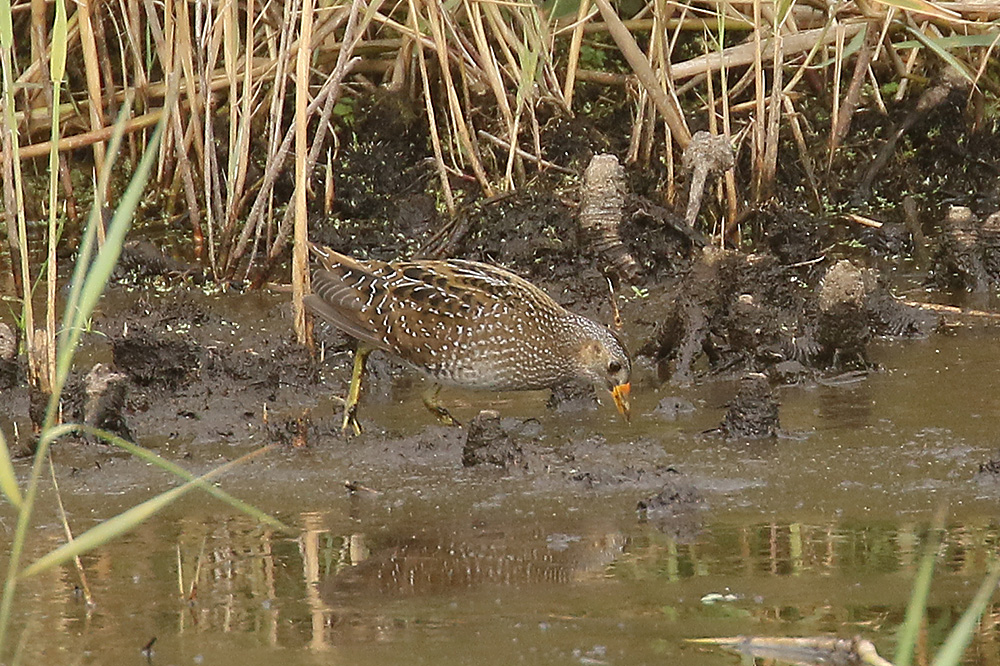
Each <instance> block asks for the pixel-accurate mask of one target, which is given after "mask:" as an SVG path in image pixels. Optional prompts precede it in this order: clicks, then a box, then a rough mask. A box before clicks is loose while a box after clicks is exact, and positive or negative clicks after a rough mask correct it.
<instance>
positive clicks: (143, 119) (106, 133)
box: [19, 110, 163, 160]
mask: <svg viewBox="0 0 1000 666" xmlns="http://www.w3.org/2000/svg"><path fill="white" fill-rule="evenodd" d="M162 115H163V111H162V110H160V111H153V112H151V113H147V114H144V115H141V116H138V117H136V118H133V119H132V120H130V121H128V122H127V123H125V132H126V133H135V132H138V131H141V130H144V129H147V128H149V127H152V126H153V125H156V123H158V122H159V120H160V117H161V116H162ZM113 133H114V129H113V128H112V127H104V128H102V129H99V130H97V131H96V132H86V133H84V134H74V135H73V136H67V137H63V138H61V139H59V141H58V145H57V146H56V149H57V150H58V151H60V152H66V151H70V150H78V149H80V148H86V147H87V146H92V145H94V144H95V143H99V142H102V141H107V140H108V139H110V138H111V135H112V134H113ZM50 150H52V142H51V141H43V142H40V143H33V144H31V145H30V146H25V147H24V148H22V149H21V150H20V151H19V156H20V158H21V159H22V160H25V159H29V158H34V157H41V156H42V155H46V154H48V152H49V151H50Z"/></svg>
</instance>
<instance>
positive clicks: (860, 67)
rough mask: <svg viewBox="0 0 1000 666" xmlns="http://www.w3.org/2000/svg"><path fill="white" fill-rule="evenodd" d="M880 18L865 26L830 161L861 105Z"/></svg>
mask: <svg viewBox="0 0 1000 666" xmlns="http://www.w3.org/2000/svg"><path fill="white" fill-rule="evenodd" d="M879 20H880V19H879V18H872V19H869V20H868V22H867V23H866V24H865V31H866V32H865V37H864V40H863V41H862V44H861V49H860V50H859V51H858V53H857V55H856V56H855V59H854V72H853V73H852V75H851V83H850V85H849V86H848V88H847V94H846V95H845V96H844V100H843V102H842V103H841V104H840V108H839V111H838V113H837V115H836V124H835V125H834V127H833V134H832V135H831V136H830V159H831V160H832V159H833V153H835V152H836V151H837V149H838V148H839V147H840V144H841V143H842V142H843V140H844V137H846V136H847V132H848V131H849V130H850V129H851V119H852V118H853V117H854V112H855V111H856V110H857V108H858V105H859V104H860V103H861V86H862V84H863V83H864V81H865V75H866V73H867V72H868V67H869V65H870V64H871V61H872V55H873V54H874V52H875V47H876V46H877V45H878V41H879V38H880V36H881V31H880V30H879V29H878V27H877V21H879Z"/></svg>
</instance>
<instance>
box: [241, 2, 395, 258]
mask: <svg viewBox="0 0 1000 666" xmlns="http://www.w3.org/2000/svg"><path fill="white" fill-rule="evenodd" d="M361 4H362V0H353V2H352V3H351V6H350V13H349V14H348V15H347V17H346V18H347V27H346V29H345V32H344V44H345V45H346V46H345V47H344V48H342V49H341V50H340V53H339V54H338V55H337V64H336V66H335V67H334V68H333V71H332V72H330V75H329V76H328V77H327V79H326V81H325V82H324V84H323V87H322V88H321V89H320V92H319V94H317V95H316V97H315V98H314V99H313V101H312V102H311V103H310V104H309V108H308V109H307V114H308V116H309V117H310V118H312V117H313V116H314V115H315V113H316V112H317V111H318V110H319V109H320V107H321V106H322V112H321V113H320V117H319V119H318V121H317V123H316V132H315V134H314V135H313V137H312V145H311V147H310V149H309V154H308V156H307V160H306V172H307V173H312V171H313V169H314V168H315V166H316V163H317V161H318V160H319V156H320V154H321V152H322V149H323V145H324V138H325V136H326V130H327V128H328V127H329V125H330V118H331V117H332V116H333V109H334V106H335V105H336V102H337V100H338V99H339V96H340V88H341V84H342V83H343V80H344V78H345V77H346V76H347V75H348V74H349V73H350V72H352V71H353V69H354V67H355V66H356V65H357V63H358V62H359V61H360V59H359V58H356V57H354V56H353V53H354V49H355V48H357V45H358V44H359V43H360V40H361V38H362V36H363V35H364V33H365V31H366V30H367V29H368V26H369V24H370V22H371V20H372V17H373V15H374V13H375V12H376V11H377V10H378V8H379V7H381V5H382V0H373V1H372V2H371V4H370V7H369V11H366V12H365V13H364V15H363V16H362V17H361V19H360V23H359V16H360V10H361ZM342 18H343V17H342ZM292 129H294V128H289V132H288V134H287V135H286V141H288V143H287V144H286V143H285V142H283V143H282V150H281V153H280V154H281V156H282V157H283V156H284V154H285V153H286V152H287V146H288V145H290V141H291V137H292V135H293V134H292ZM280 159H281V158H279V163H278V166H279V167H280ZM272 185H273V182H272ZM255 204H256V202H255ZM293 210H294V209H293V208H292V207H289V208H286V209H285V216H284V218H282V220H281V223H280V224H279V226H278V231H277V234H276V235H275V238H274V240H273V241H272V243H271V246H270V249H269V251H268V254H267V262H266V266H265V268H264V271H263V272H262V276H266V275H267V273H268V272H269V271H270V269H271V266H273V264H274V261H275V260H276V259H277V258H278V255H279V254H280V253H281V251H282V250H283V249H284V247H285V243H286V242H287V241H288V233H289V230H290V229H291V228H292V226H293V225H291V224H289V220H290V219H291V217H292V212H293ZM251 213H252V211H251ZM232 265H233V266H235V263H232ZM250 269H251V266H250V265H248V266H247V274H248V275H249V272H250Z"/></svg>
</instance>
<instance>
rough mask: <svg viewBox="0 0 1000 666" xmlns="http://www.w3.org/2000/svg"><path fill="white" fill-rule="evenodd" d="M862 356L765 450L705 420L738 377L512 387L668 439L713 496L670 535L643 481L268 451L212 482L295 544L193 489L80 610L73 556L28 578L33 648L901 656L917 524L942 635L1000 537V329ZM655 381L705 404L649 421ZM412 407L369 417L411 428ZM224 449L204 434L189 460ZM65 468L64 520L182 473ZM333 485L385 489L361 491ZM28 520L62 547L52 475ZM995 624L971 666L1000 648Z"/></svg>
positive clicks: (499, 660)
mask: <svg viewBox="0 0 1000 666" xmlns="http://www.w3.org/2000/svg"><path fill="white" fill-rule="evenodd" d="M874 356H875V358H876V360H877V361H878V362H879V363H880V364H881V365H882V366H883V367H884V368H885V371H884V372H881V373H876V374H873V375H871V376H869V377H868V378H866V379H864V380H863V381H859V382H855V383H848V384H844V385H835V386H815V387H811V388H801V387H793V388H785V389H781V390H780V393H779V395H780V400H781V403H782V407H781V421H782V427H783V429H784V430H785V431H786V435H785V436H784V437H781V438H779V439H776V440H773V441H767V442H755V443H732V442H724V441H721V440H719V439H716V438H712V437H706V436H703V435H701V434H700V433H701V432H702V431H704V430H707V429H709V428H712V427H714V426H715V425H717V424H718V422H719V420H720V418H721V416H722V412H723V409H724V405H725V403H726V401H727V400H729V399H730V397H731V396H732V391H733V387H732V385H729V384H727V383H714V384H710V385H705V386H696V387H694V388H692V389H687V390H684V391H679V390H674V389H673V388H671V387H664V388H663V389H661V390H660V391H659V392H651V391H647V392H645V393H642V392H638V395H636V396H635V405H634V406H635V410H636V412H637V413H638V414H639V416H638V417H637V418H636V419H635V423H634V424H633V425H632V426H631V427H626V426H625V425H623V424H621V423H619V422H617V421H614V420H612V417H611V416H609V414H608V412H607V410H602V411H600V412H596V413H592V414H588V415H587V417H586V418H587V419H588V420H590V421H592V422H588V423H586V424H583V425H582V426H581V424H580V423H579V416H566V415H556V414H546V413H545V410H544V408H543V407H542V403H543V402H544V399H543V398H540V397H539V396H537V395H527V396H517V397H514V398H511V397H510V396H504V401H505V402H503V403H502V404H500V405H499V409H500V410H501V411H504V412H507V413H522V412H524V413H527V414H529V415H537V416H539V417H540V418H541V419H543V420H546V425H545V427H546V428H548V429H549V430H550V431H553V432H560V430H561V429H563V428H565V431H566V432H567V433H572V432H579V431H582V430H590V431H594V432H601V433H603V434H604V435H605V436H606V438H607V444H606V446H607V447H611V448H609V449H608V450H610V451H612V452H614V448H613V447H623V448H622V450H626V451H631V449H629V448H624V447H627V446H628V444H627V443H628V442H634V441H647V442H651V443H652V445H653V446H655V447H658V448H660V449H662V450H665V451H667V452H668V454H669V455H668V458H669V460H670V464H671V465H672V466H673V467H674V468H675V469H677V470H678V471H679V472H681V473H682V474H683V475H684V478H685V479H687V480H688V481H690V482H691V483H692V484H693V485H694V486H695V487H697V488H698V489H699V492H700V493H701V495H702V497H703V500H704V508H703V509H701V510H692V511H689V512H686V513H684V514H683V515H682V516H680V517H679V518H678V519H677V520H674V521H671V522H669V523H668V524H666V525H663V524H655V523H654V522H652V521H651V522H644V521H641V520H640V519H639V518H638V517H637V514H636V511H635V508H636V503H637V501H638V500H640V499H642V498H645V497H648V496H650V495H652V494H655V491H652V492H650V491H649V490H642V489H638V490H637V489H636V488H635V487H625V486H622V487H620V488H614V487H599V488H586V487H583V486H565V485H547V484H545V483H541V482H539V478H538V475H537V474H535V475H519V474H508V475H505V474H503V473H501V472H498V471H493V470H488V469H479V468H476V469H470V470H466V469H463V468H462V467H461V463H460V462H459V461H457V460H455V459H454V458H449V459H447V460H442V461H441V464H440V465H434V464H421V465H417V464H412V463H410V462H406V463H402V464H400V465H398V466H388V467H386V466H380V467H373V466H366V464H365V462H364V460H363V459H359V458H357V457H356V456H355V457H352V456H351V455H350V454H349V452H348V451H345V450H344V447H349V446H350V444H349V443H348V444H345V443H343V442H342V441H340V440H331V441H320V442H315V443H314V445H313V447H312V448H310V449H305V450H291V449H285V450H278V451H276V452H273V453H271V454H268V456H267V457H266V458H263V459H261V460H257V461H254V462H252V463H249V464H248V465H246V466H244V467H243V468H240V469H238V470H236V471H235V472H234V473H231V474H229V475H227V476H226V477H224V479H223V485H224V487H225V488H226V489H227V490H228V491H230V492H231V493H233V494H235V495H237V496H239V497H241V498H243V499H246V500H248V501H250V502H252V503H254V504H256V505H257V506H258V507H259V508H261V509H263V510H265V511H267V512H270V513H272V514H274V515H276V516H278V517H279V518H281V519H282V520H284V521H285V522H286V523H288V524H290V525H292V526H293V527H294V528H295V530H296V532H295V533H294V534H291V535H285V534H281V533H277V532H274V531H272V530H270V529H266V528H263V527H261V526H260V525H259V524H257V523H256V522H254V521H252V520H250V519H248V518H246V517H244V516H242V515H238V514H235V513H234V512H233V511H232V510H230V509H229V508H228V507H225V506H223V505H221V504H218V503H216V502H215V500H210V499H205V498H204V497H202V496H198V495H189V496H187V497H186V498H185V499H183V500H182V501H180V502H179V503H178V504H176V505H174V506H173V507H171V508H170V509H169V510H168V512H166V513H164V514H162V515H159V516H157V517H155V518H153V519H152V520H150V521H149V522H148V523H146V524H145V525H143V526H142V527H141V528H140V529H138V530H137V531H136V532H134V533H132V534H130V535H128V536H127V537H125V538H122V539H120V540H118V541H116V542H114V543H112V544H110V545H108V546H107V547H105V548H102V549H100V550H99V551H97V552H94V553H92V554H90V555H88V556H86V557H85V558H84V560H83V565H84V570H85V573H86V576H87V582H88V584H89V588H90V591H91V593H92V595H93V598H94V604H93V605H92V606H88V604H87V603H86V602H85V600H84V598H83V595H82V594H81V593H80V591H79V587H80V584H81V583H80V577H79V574H78V573H77V571H76V570H75V569H74V568H72V567H63V568H61V569H59V570H56V571H52V572H49V573H46V574H44V575H41V576H39V577H37V578H34V579H29V580H26V581H24V582H23V583H22V586H21V588H20V591H19V592H20V594H19V599H18V604H17V608H16V616H17V619H16V627H15V636H17V637H18V638H19V639H20V640H21V641H22V648H21V649H22V663H26V664H30V663H42V662H41V661H40V660H42V659H44V660H45V662H44V663H47V664H119V663H153V664H216V663H217V664H234V663H239V664H244V665H246V666H249V665H251V664H274V663H275V662H276V661H278V660H280V661H281V663H283V664H285V665H286V666H292V665H296V664H315V663H331V662H334V661H346V662H350V663H353V664H392V663H435V664H441V663H449V664H450V663H456V664H511V663H527V664H558V663H566V664H644V663H683V664H733V663H736V662H737V660H738V658H737V657H734V656H732V655H730V654H727V653H725V652H723V651H721V650H718V649H713V648H705V647H700V646H695V645H692V644H689V643H686V642H685V641H684V639H686V638H695V637H705V636H717V637H718V636H733V635H738V634H754V635H773V636H789V635H794V636H801V635H818V634H823V635H828V634H829V635H837V636H843V637H850V636H854V635H861V636H863V637H865V638H868V639H870V640H872V641H874V642H875V644H876V646H877V647H878V649H879V651H880V653H881V654H882V655H883V656H886V657H889V658H891V656H892V653H893V648H894V642H893V641H894V639H893V636H894V632H895V629H896V627H897V626H898V624H899V623H900V622H901V620H902V618H903V614H904V611H905V605H906V602H907V597H908V594H909V588H910V584H911V579H912V576H913V573H914V571H915V569H916V566H917V562H918V561H919V558H920V555H921V553H922V552H923V543H924V539H925V535H926V530H927V526H928V525H929V524H930V522H931V521H932V519H933V516H934V514H935V513H936V512H938V511H941V510H943V511H945V512H946V516H947V523H946V524H947V529H946V533H945V537H944V545H943V546H942V549H941V552H942V559H941V560H940V563H939V566H938V569H937V575H936V578H935V581H934V588H933V593H932V596H931V601H930V603H931V612H930V616H929V622H928V624H927V627H926V641H925V642H926V645H925V649H927V650H930V651H933V650H934V649H935V648H936V647H937V646H938V645H939V644H940V642H941V641H942V640H943V637H944V635H945V632H946V631H947V629H948V628H949V627H950V625H951V624H953V623H954V621H955V620H956V619H957V617H958V615H959V614H960V613H961V611H962V610H963V609H964V607H965V605H966V604H967V603H968V602H969V600H970V599H971V598H972V596H973V594H974V592H975V589H976V586H977V585H978V583H979V581H980V580H981V578H982V577H983V575H984V573H985V568H986V565H987V562H988V560H989V558H991V557H993V556H995V555H996V549H997V543H998V541H1000V521H998V519H1000V510H998V499H1000V482H998V481H992V480H989V479H983V478H980V477H979V475H977V472H978V470H979V465H980V464H981V463H984V462H986V461H988V460H990V459H991V457H992V458H995V457H997V455H998V454H997V443H998V438H997V425H996V415H997V414H998V413H1000V409H998V408H1000V391H998V390H997V382H996V381H995V379H994V377H995V375H996V367H997V360H996V359H997V358H1000V344H998V341H997V339H996V331H995V330H992V329H981V328H972V329H961V330H958V331H956V332H954V333H952V334H950V335H941V334H938V335H935V336H932V337H931V338H929V339H927V340H922V341H915V342H904V343H898V342H894V343H883V344H880V345H879V346H878V347H877V348H876V349H875V352H874ZM668 395H681V396H683V397H685V398H687V399H689V400H691V401H693V402H694V403H695V404H696V405H697V406H698V410H697V411H696V412H695V413H693V414H692V415H690V416H687V417H685V416H682V417H680V418H679V419H678V420H676V421H664V420H658V419H657V418H655V417H652V416H650V415H649V412H650V411H651V410H652V408H653V407H654V406H655V404H656V403H657V401H658V400H659V399H660V398H662V397H664V396H668ZM442 397H444V398H445V399H446V400H452V401H454V400H457V399H458V398H459V396H456V395H455V394H451V395H450V396H449V395H448V394H443V396H442ZM416 405H419V400H416V399H412V400H405V401H403V403H402V404H399V405H390V406H387V407H385V408H384V409H380V411H379V414H380V416H377V417H376V416H374V415H372V418H376V419H379V418H381V419H384V420H385V421H386V422H388V421H390V420H391V421H393V423H391V424H390V425H392V427H395V428H402V429H403V430H405V429H406V428H407V427H410V428H412V429H413V430H414V431H417V430H420V429H423V428H424V427H425V426H424V425H421V424H425V423H426V416H425V415H421V414H420V411H421V410H420V409H419V408H418V407H416ZM458 409H459V410H461V409H462V405H459V408H458ZM400 424H406V425H400ZM410 424H412V425H410ZM432 433H433V431H432ZM430 436H433V434H432V435H430ZM555 439H558V436H555ZM233 449H234V447H233V446H232V445H229V444H227V445H219V446H218V447H217V448H216V449H211V448H209V450H207V451H206V452H204V456H202V457H196V458H195V460H194V461H193V462H192V463H191V464H190V465H189V467H190V468H191V469H192V471H196V472H197V471H203V470H205V469H208V468H210V467H211V466H212V465H213V464H217V463H218V462H221V461H222V460H223V459H228V458H232V457H234V455H233ZM160 452H161V453H162V454H163V455H165V456H167V457H176V456H178V454H179V451H178V450H174V449H172V448H171V445H170V444H165V445H163V446H162V447H161V448H160ZM431 457H433V456H431ZM21 471H24V470H21ZM60 473H61V478H60V487H61V490H62V493H63V499H64V502H65V503H66V505H67V511H68V512H69V515H70V521H71V523H72V525H73V529H74V530H75V531H76V532H77V533H79V532H82V531H83V530H85V529H87V528H88V527H90V526H91V525H93V524H94V523H96V522H97V521H99V520H101V519H103V518H107V517H109V516H111V515H113V513H115V512H116V511H119V510H122V509H124V508H127V507H129V506H131V505H133V504H135V503H137V502H139V501H141V500H142V499H145V498H146V497H148V496H149V495H150V494H152V493H153V492H155V491H157V490H162V489H164V488H166V487H169V485H170V483H171V481H170V480H169V479H167V478H166V477H165V475H164V474H162V473H160V472H158V471H155V470H152V469H150V468H148V467H147V466H146V465H145V464H141V463H138V462H136V461H133V460H128V459H121V458H114V459H111V460H108V461H106V462H105V463H103V464H102V465H101V468H100V469H97V468H96V467H87V468H84V469H78V470H76V471H72V470H71V469H70V466H69V465H68V464H66V463H63V464H62V465H61V466H60ZM345 479H351V480H353V481H358V482H361V483H363V484H365V485H366V486H369V487H371V488H374V489H376V490H377V491H378V493H377V494H376V493H369V492H360V493H358V494H356V495H350V494H348V493H347V492H346V491H345V490H344V487H343V481H344V480H345ZM567 488H569V489H567ZM3 511H4V512H3V513H0V530H2V532H3V534H4V535H5V538H8V539H9V538H10V535H11V532H12V529H13V524H14V521H13V518H12V517H11V515H10V514H9V511H8V509H6V507H5V508H4V509H3ZM38 516H40V520H41V521H42V524H41V525H40V526H39V527H38V528H37V529H36V530H35V532H34V534H33V535H32V541H31V552H32V557H37V556H38V555H39V554H41V553H44V552H46V551H47V550H49V549H51V548H52V547H54V546H55V545H57V544H58V543H59V542H60V541H61V539H62V526H61V525H60V524H59V523H58V520H57V519H56V518H55V516H56V513H55V509H54V497H53V493H52V492H51V490H50V489H49V490H47V491H46V492H44V493H43V497H42V504H41V506H40V508H39V510H38ZM192 581H196V585H194V586H192ZM192 589H193V590H194V591H192ZM711 594H718V595H723V598H722V599H721V600H718V601H716V602H715V603H709V600H708V599H707V598H706V595H711ZM996 617H997V614H996V613H995V612H994V611H992V609H991V611H990V613H989V614H988V615H987V618H986V620H985V621H984V622H983V624H982V626H981V627H980V630H979V631H978V632H977V634H976V636H975V638H974V641H973V644H972V646H971V648H970V650H969V653H968V657H969V658H968V661H969V663H984V664H993V663H1000V658H998V652H1000V642H998V637H997V632H996V630H995V618H996ZM154 638H155V639H156V640H155V642H154V643H153V645H152V648H151V652H149V653H148V654H144V653H143V652H142V650H143V646H145V645H147V644H148V643H149V642H150V641H151V640H152V639H154Z"/></svg>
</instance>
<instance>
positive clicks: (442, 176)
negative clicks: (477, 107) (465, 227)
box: [407, 0, 455, 217]
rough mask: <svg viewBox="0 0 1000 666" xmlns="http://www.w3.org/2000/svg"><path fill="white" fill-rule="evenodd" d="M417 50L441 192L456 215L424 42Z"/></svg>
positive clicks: (412, 1) (413, 1)
mask: <svg viewBox="0 0 1000 666" xmlns="http://www.w3.org/2000/svg"><path fill="white" fill-rule="evenodd" d="M430 1H431V2H435V1H436V0H430ZM417 2H418V0H407V4H408V5H409V8H410V12H409V20H410V29H411V30H412V31H413V33H414V34H419V27H418V24H417V16H419V13H418V11H417ZM432 47H433V45H432ZM416 51H417V63H418V64H419V66H420V80H421V82H422V83H423V96H424V107H425V109H426V110H427V126H428V130H429V131H430V135H431V146H432V147H433V148H434V162H435V163H436V164H437V169H438V179H439V180H440V182H441V194H442V195H443V196H444V203H445V206H446V207H447V208H448V214H449V215H451V216H452V217H454V216H455V196H454V194H452V191H451V184H450V183H449V182H448V170H447V169H446V168H445V165H444V155H443V153H442V152H441V137H439V136H438V130H437V120H436V119H435V115H434V100H433V99H432V97H431V82H430V77H429V76H428V74H427V61H426V59H425V58H424V50H423V48H422V44H418V45H417V47H416Z"/></svg>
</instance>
